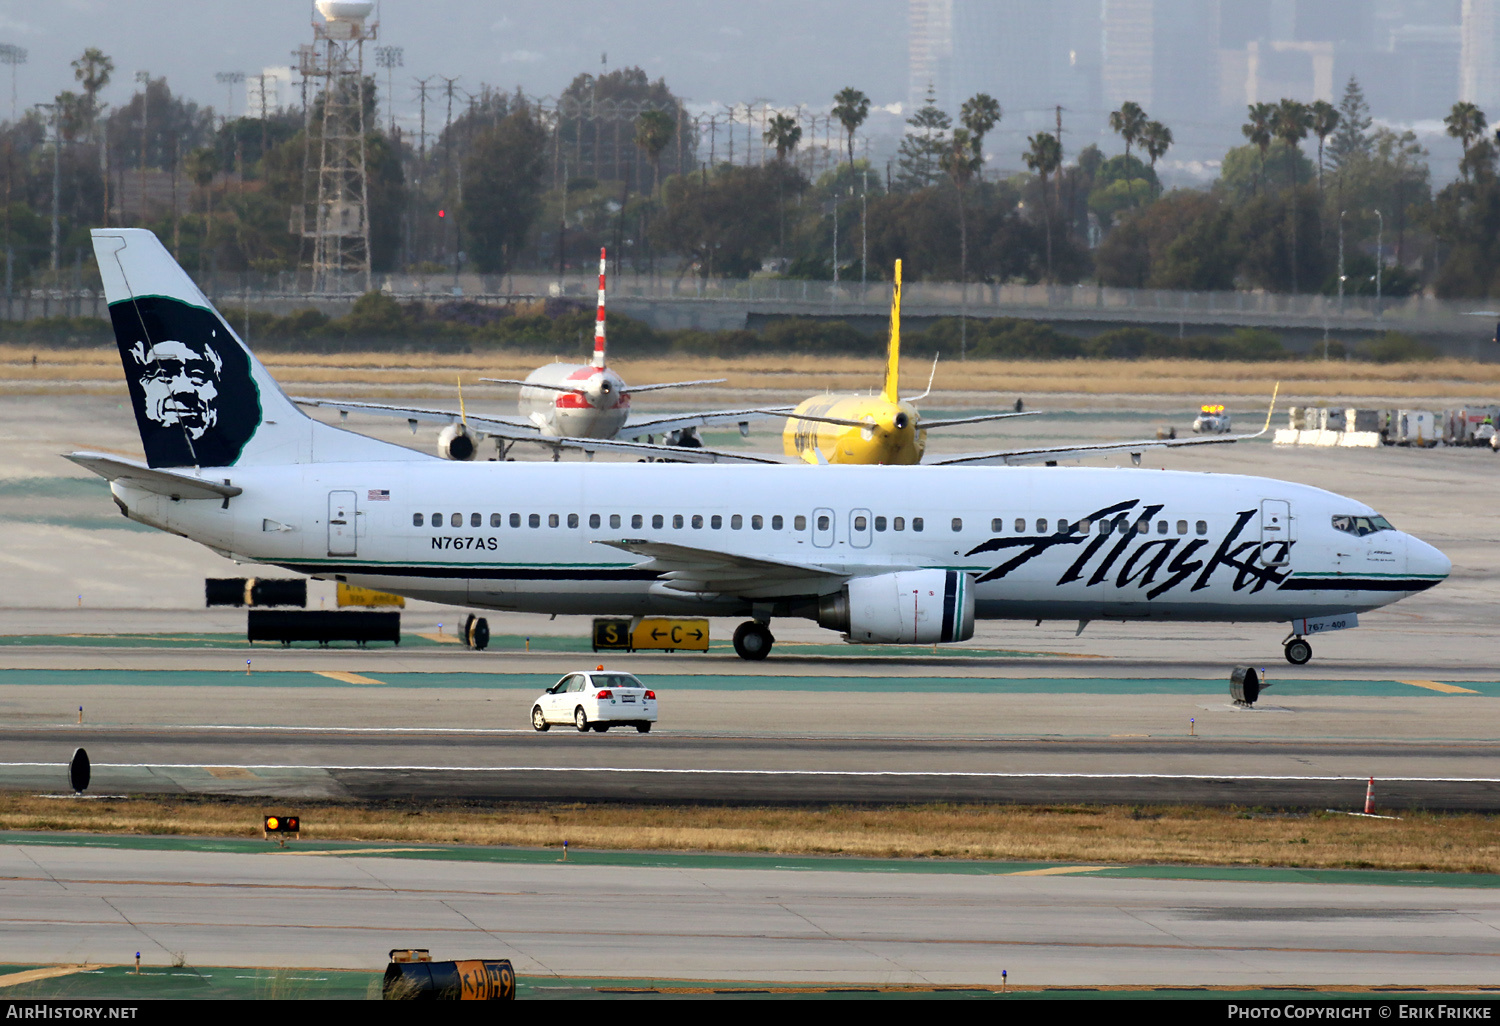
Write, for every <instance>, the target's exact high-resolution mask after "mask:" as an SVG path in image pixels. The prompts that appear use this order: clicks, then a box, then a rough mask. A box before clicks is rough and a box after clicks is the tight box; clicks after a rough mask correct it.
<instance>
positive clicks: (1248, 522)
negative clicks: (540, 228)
mask: <svg viewBox="0 0 1500 1026" xmlns="http://www.w3.org/2000/svg"><path fill="white" fill-rule="evenodd" d="M94 247H95V252H96V254H97V255H98V260H99V269H100V273H101V275H102V277H103V281H104V288H105V292H106V295H107V298H108V301H109V309H110V316H111V319H112V322H113V325H114V329H115V333H116V338H117V340H118V343H119V349H120V355H121V360H122V363H123V366H124V370H125V377H126V381H127V384H128V386H129V392H130V396H131V400H132V404H133V407H134V410H135V414H136V419H137V425H138V427H139V429H140V433H141V439H142V443H143V447H144V449H145V453H146V461H145V462H144V463H142V462H139V461H135V460H129V459H124V458H121V457H118V456H113V455H107V454H101V453H74V454H72V455H71V456H70V457H69V458H70V459H72V460H73V461H74V462H75V463H78V464H79V465H81V466H84V467H86V468H88V469H90V470H92V471H94V472H95V473H97V474H99V475H101V476H102V477H105V478H107V479H108V480H109V481H110V488H111V491H112V492H113V494H114V497H115V501H116V503H117V504H118V505H119V506H120V508H121V509H122V510H123V511H124V513H125V515H127V516H129V517H130V518H131V519H133V520H136V521H138V522H140V523H143V524H147V525H150V526H152V527H156V528H159V529H161V530H164V531H170V532H172V533H175V534H180V535H183V536H184V537H187V538H190V539H192V540H194V541H197V542H200V543H201V544H204V545H206V546H208V547H209V548H211V549H213V550H214V551H216V552H219V553H221V554H223V555H225V556H228V557H231V558H233V559H237V560H241V561H245V562H256V563H265V564H274V565H277V566H281V567H285V568H287V569H290V570H293V571H295V572H298V573H303V574H307V575H311V576H313V577H318V578H327V579H338V580H342V581H347V582H348V583H350V584H356V585H361V586H365V587H370V588H376V589H380V590H383V591H390V592H395V593H397V594H400V595H406V596H409V597H413V598H422V599H430V600H434V601H438V602H448V603H454V604H458V605H465V606H470V607H476V608H480V609H502V610H520V611H528V612H536V613H577V614H596V615H645V614H668V615H680V614H700V615H701V614H711V615H717V616H743V617H745V618H746V622H745V623H744V624H742V625H741V627H740V628H739V630H738V631H737V632H736V635H735V647H736V649H737V651H738V652H739V654H740V655H741V656H743V657H745V658H750V659H757V658H764V657H765V656H766V654H767V653H769V651H770V649H771V646H772V644H773V642H774V638H773V637H772V634H771V631H770V627H769V625H770V624H771V622H773V620H774V619H775V618H778V617H801V618H806V619H809V620H813V621H816V622H817V623H819V624H821V625H823V626H825V627H829V628H832V629H834V630H837V631H840V632H842V633H843V634H844V635H845V636H846V638H847V639H848V640H849V641H851V642H857V643H879V644H893V645H900V644H923V645H930V644H940V643H945V642H959V641H964V640H967V639H968V638H970V637H971V636H972V635H973V633H974V625H975V621H976V620H979V619H1017V620H1068V621H1075V620H1076V621H1078V622H1079V623H1080V629H1081V626H1082V624H1083V623H1085V622H1088V621H1093V620H1116V621H1127V620H1128V621H1152V620H1164V621H1196V622H1205V621H1209V622H1214V621H1244V622H1264V623H1267V624H1271V623H1283V624H1292V625H1293V626H1292V629H1291V634H1290V636H1289V637H1288V638H1287V640H1286V642H1285V646H1286V655H1287V658H1288V659H1289V660H1291V661H1292V662H1294V663H1303V662H1306V661H1307V659H1308V658H1310V657H1311V654H1312V650H1311V646H1310V645H1309V644H1308V643H1307V641H1306V640H1305V635H1306V634H1309V633H1313V632H1315V631H1317V630H1319V629H1325V628H1326V629H1333V628H1336V627H1338V626H1352V625H1353V624H1355V623H1357V614H1358V613H1361V612H1365V611H1367V610H1371V609H1376V608H1379V607H1381V606H1385V605H1388V604H1390V603H1392V602H1395V601H1397V600H1399V599H1402V598H1405V597H1407V596H1409V595H1412V594H1415V593H1417V592H1421V591H1424V590H1426V589H1428V588H1431V587H1433V586H1434V585H1436V584H1438V583H1439V582H1441V581H1442V580H1443V579H1444V578H1446V576H1447V575H1448V573H1449V570H1450V569H1451V564H1450V563H1449V561H1448V560H1447V558H1446V557H1444V556H1443V554H1442V553H1441V552H1439V551H1438V550H1436V549H1435V548H1433V547H1432V546H1430V545H1428V544H1426V543H1424V542H1422V541H1420V540H1419V539H1417V538H1415V537H1413V536H1411V535H1408V534H1405V533H1403V532H1401V531H1399V530H1396V529H1395V528H1394V527H1392V526H1391V525H1390V524H1389V523H1387V522H1386V521H1385V520H1384V519H1383V518H1381V517H1380V516H1379V514H1378V513H1376V511H1375V510H1373V509H1372V508H1370V507H1369V506H1368V505H1366V504H1365V503H1363V502H1360V501H1359V500H1357V499H1351V498H1346V497H1344V496H1340V495H1336V494H1334V493H1332V492H1328V491H1324V490H1322V489H1319V488H1312V487H1308V486H1305V485H1298V484H1290V483H1287V482H1284V481H1276V480H1271V479H1267V478H1260V477H1248V476H1238V475H1223V474H1203V473H1184V472H1168V471H1149V470H1134V469H1102V468H1063V467H1059V468H1032V467H1004V466H1000V467H967V468H964V467H958V468H955V467H924V466H908V467H881V466H858V465H856V466H818V467H815V466H808V465H802V466H732V465H721V466H713V465H697V464H661V463H657V464H639V463H608V464H606V463H508V462H506V463H453V462H447V461H443V460H440V459H437V458H435V457H431V456H427V455H425V454H422V453H418V452H415V451H413V450H410V449H406V448H403V447H401V446H396V445H391V444H388V443H385V442H381V441H378V440H375V439H371V438H367V437H365V436H362V435H358V434H354V433H351V432H348V431H344V430H342V429H339V428H336V427H333V426H330V425H326V424H322V423H319V422H317V421H314V420H313V419H311V418H309V417H307V416H306V415H305V414H303V413H302V412H301V410H299V409H298V407H297V405H296V403H294V402H293V401H292V400H291V399H289V398H288V397H287V396H286V395H285V393H283V392H282V391H281V389H280V388H279V387H278V386H277V385H276V383H275V381H273V380H272V379H271V377H270V375H269V374H268V373H267V372H266V370H265V368H264V367H263V366H262V365H261V364H260V363H259V361H257V360H256V359H255V357H254V356H253V354H251V353H250V351H249V350H248V349H247V348H246V347H245V346H244V345H243V344H242V343H241V342H240V340H239V339H238V338H237V337H236V336H235V334H234V332H233V330H232V329H231V328H230V327H229V326H228V324H227V323H226V322H225V321H224V320H223V319H222V318H220V317H219V315H218V314H217V313H216V312H215V311H214V310H213V308H212V306H211V305H210V304H209V302H208V300H207V299H205V298H204V296H203V295H202V293H200V292H199V290H198V289H197V288H196V287H195V286H194V285H193V283H192V281H191V280H190V279H189V278H188V276H187V275H186V274H185V273H184V272H183V271H182V269H181V268H180V267H178V266H177V264H176V263H175V262H174V261H173V260H172V258H171V256H170V255H169V254H168V253H167V252H166V250H165V249H164V248H163V247H162V246H161V244H160V243H159V242H158V241H157V239H156V237H155V236H154V235H152V234H151V233H150V232H148V231H145V230H140V229H96V230H95V231H94Z"/></svg>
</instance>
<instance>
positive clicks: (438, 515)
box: [432, 513, 443, 527]
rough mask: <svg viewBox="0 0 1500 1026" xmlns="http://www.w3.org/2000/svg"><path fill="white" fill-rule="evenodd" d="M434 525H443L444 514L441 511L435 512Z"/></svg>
mask: <svg viewBox="0 0 1500 1026" xmlns="http://www.w3.org/2000/svg"><path fill="white" fill-rule="evenodd" d="M432 526H433V527H442V526H443V515H442V514H441V513H434V514H433V515H432Z"/></svg>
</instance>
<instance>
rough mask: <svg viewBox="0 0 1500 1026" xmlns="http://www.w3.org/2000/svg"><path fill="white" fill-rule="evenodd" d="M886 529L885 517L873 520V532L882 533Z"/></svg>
mask: <svg viewBox="0 0 1500 1026" xmlns="http://www.w3.org/2000/svg"><path fill="white" fill-rule="evenodd" d="M885 527H886V523H885V517H876V518H875V530H877V531H881V532H884V531H885Z"/></svg>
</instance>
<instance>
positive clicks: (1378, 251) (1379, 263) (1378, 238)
mask: <svg viewBox="0 0 1500 1026" xmlns="http://www.w3.org/2000/svg"><path fill="white" fill-rule="evenodd" d="M1375 216H1376V217H1377V218H1379V219H1380V228H1379V230H1378V231H1377V233H1376V235H1375V316H1376V317H1381V316H1383V315H1384V310H1383V309H1382V308H1381V302H1380V300H1381V295H1380V287H1381V284H1382V277H1383V272H1384V271H1385V215H1384V214H1382V213H1381V212H1380V211H1378V210H1377V211H1375Z"/></svg>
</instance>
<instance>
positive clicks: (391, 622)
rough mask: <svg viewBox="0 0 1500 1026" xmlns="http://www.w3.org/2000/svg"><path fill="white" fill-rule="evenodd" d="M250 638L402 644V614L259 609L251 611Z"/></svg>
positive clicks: (259, 639)
mask: <svg viewBox="0 0 1500 1026" xmlns="http://www.w3.org/2000/svg"><path fill="white" fill-rule="evenodd" d="M246 637H247V640H249V641H250V642H251V643H252V644H253V643H255V642H257V641H279V642H281V643H282V644H283V645H290V644H291V643H292V642H294V641H316V642H317V643H318V644H320V645H327V644H329V643H330V642H333V641H353V642H357V643H358V644H359V646H360V647H361V648H363V647H364V646H365V645H367V644H369V643H370V642H372V641H389V642H391V643H393V644H396V645H399V644H401V614H400V613H351V612H323V611H321V610H318V611H295V612H286V611H281V610H257V609H252V610H250V613H249V626H248V629H247V631H246Z"/></svg>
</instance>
